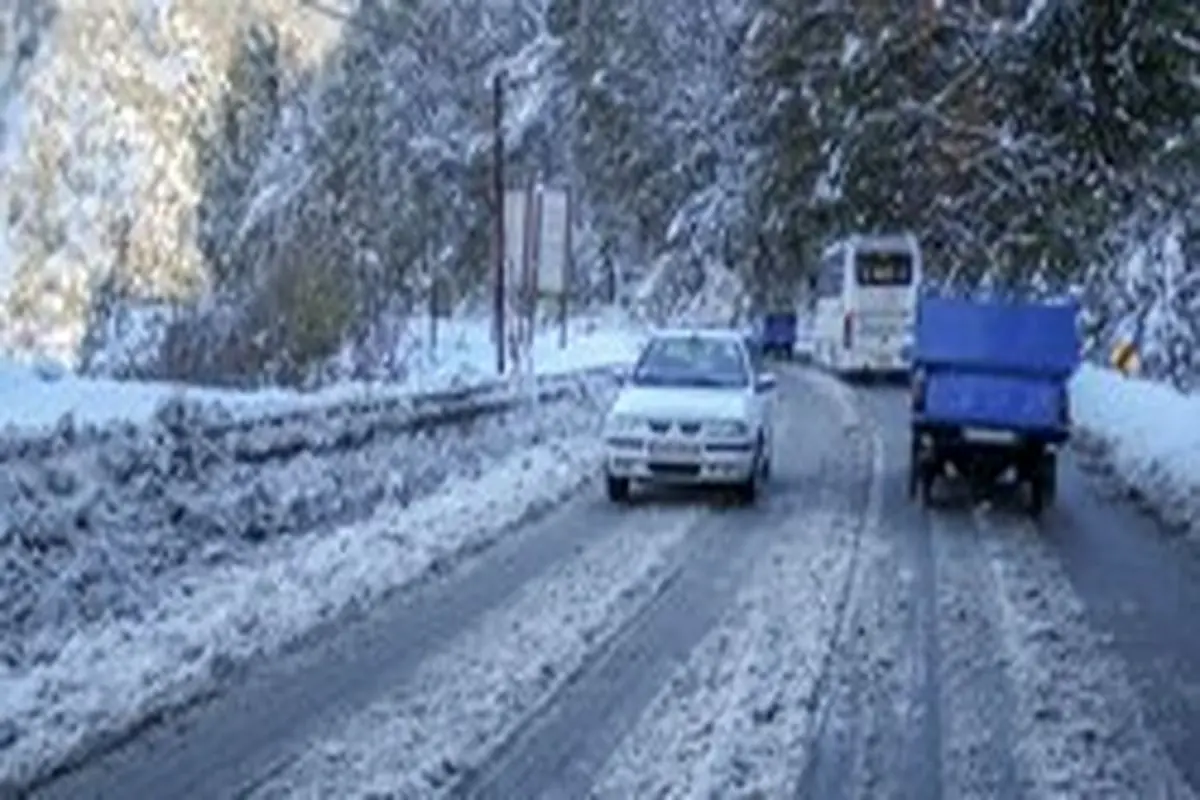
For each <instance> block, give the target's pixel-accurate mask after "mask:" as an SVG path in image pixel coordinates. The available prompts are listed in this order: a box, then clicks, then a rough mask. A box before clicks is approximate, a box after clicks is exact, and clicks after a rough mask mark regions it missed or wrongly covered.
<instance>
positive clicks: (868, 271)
mask: <svg viewBox="0 0 1200 800" xmlns="http://www.w3.org/2000/svg"><path fill="white" fill-rule="evenodd" d="M854 268H855V275H854V277H855V280H856V281H857V282H858V285H859V286H909V285H911V284H912V282H913V257H912V255H911V254H910V253H900V252H890V253H888V252H870V251H860V252H859V253H857V254H856V256H855V259H854Z"/></svg>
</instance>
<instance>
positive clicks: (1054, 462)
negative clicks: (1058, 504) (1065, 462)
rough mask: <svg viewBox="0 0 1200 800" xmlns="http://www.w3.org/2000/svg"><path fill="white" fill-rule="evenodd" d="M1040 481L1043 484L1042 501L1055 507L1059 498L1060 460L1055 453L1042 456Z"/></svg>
mask: <svg viewBox="0 0 1200 800" xmlns="http://www.w3.org/2000/svg"><path fill="white" fill-rule="evenodd" d="M1038 479H1039V480H1040V481H1041V483H1042V499H1043V502H1044V503H1045V504H1046V505H1054V501H1055V499H1056V498H1057V497H1058V459H1057V458H1056V457H1055V455H1054V454H1053V453H1046V454H1044V455H1043V456H1042V458H1041V462H1040V464H1039V465H1038Z"/></svg>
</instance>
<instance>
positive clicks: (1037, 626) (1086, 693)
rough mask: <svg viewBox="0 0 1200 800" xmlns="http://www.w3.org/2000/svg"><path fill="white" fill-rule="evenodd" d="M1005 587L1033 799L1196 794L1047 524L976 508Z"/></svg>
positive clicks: (1001, 594)
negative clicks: (1093, 619) (1155, 729)
mask: <svg viewBox="0 0 1200 800" xmlns="http://www.w3.org/2000/svg"><path fill="white" fill-rule="evenodd" d="M975 523H976V524H977V525H978V527H979V531H980V536H981V538H982V543H983V548H982V551H983V553H984V554H985V555H986V561H985V562H984V564H985V566H986V567H987V569H988V570H989V572H990V575H991V580H992V581H994V584H995V586H996V587H997V597H998V600H999V615H1000V618H999V623H1000V628H999V633H1000V638H999V640H998V641H997V644H998V646H999V647H1000V648H1001V649H1002V651H1003V653H1004V657H1005V659H1006V661H1007V664H1008V667H1009V670H1010V675H1011V685H1012V687H1013V690H1014V694H1013V699H1014V708H1013V710H1012V714H1013V725H1014V731H1015V736H1014V740H1015V751H1016V754H1017V758H1018V764H1019V766H1020V768H1021V771H1022V774H1021V778H1022V780H1023V783H1024V788H1025V790H1026V793H1027V795H1028V796H1031V797H1036V798H1042V797H1046V798H1050V797H1055V798H1057V797H1088V798H1114V800H1115V799H1116V798H1131V797H1136V798H1155V799H1156V800H1158V799H1162V800H1184V798H1195V797H1197V791H1196V789H1195V788H1194V787H1189V786H1188V784H1187V782H1186V781H1185V780H1184V778H1183V777H1182V775H1181V774H1180V772H1179V770H1178V769H1177V768H1176V766H1175V764H1174V763H1173V762H1172V761H1171V759H1170V757H1169V756H1168V755H1167V753H1166V750H1165V749H1164V748H1163V746H1162V744H1161V742H1160V741H1159V740H1158V739H1157V737H1156V736H1155V735H1154V734H1153V733H1152V732H1151V730H1150V728H1149V726H1148V725H1147V724H1146V721H1145V719H1144V717H1143V714H1142V711H1141V707H1140V702H1139V700H1138V698H1137V694H1136V693H1135V691H1134V689H1133V688H1132V685H1131V683H1130V681H1129V679H1128V677H1127V675H1126V674H1125V670H1124V666H1123V664H1122V663H1121V661H1120V659H1119V658H1117V657H1116V656H1114V655H1113V654H1112V653H1111V652H1109V650H1108V648H1107V647H1106V646H1105V644H1104V643H1103V642H1102V641H1101V639H1100V637H1099V636H1098V635H1097V634H1096V633H1095V632H1094V631H1093V630H1092V629H1091V627H1090V626H1089V624H1088V622H1087V617H1086V611H1085V609H1084V605H1083V602H1082V600H1081V599H1080V598H1079V596H1078V595H1077V594H1076V593H1075V590H1074V588H1073V587H1072V584H1071V583H1070V581H1069V579H1068V577H1067V575H1066V573H1065V572H1064V570H1063V567H1062V564H1061V563H1060V562H1059V561H1058V559H1057V557H1056V556H1055V554H1054V552H1053V550H1052V549H1051V548H1050V546H1049V545H1048V544H1047V543H1046V542H1045V541H1044V539H1043V537H1044V536H1045V534H1044V532H1042V531H1041V530H1039V528H1038V526H1037V525H1035V524H1033V523H1031V522H1029V521H1028V520H1025V519H1021V518H1013V517H1011V516H1008V515H1005V514H1002V513H1000V512H988V511H983V510H981V511H977V512H976V514H975Z"/></svg>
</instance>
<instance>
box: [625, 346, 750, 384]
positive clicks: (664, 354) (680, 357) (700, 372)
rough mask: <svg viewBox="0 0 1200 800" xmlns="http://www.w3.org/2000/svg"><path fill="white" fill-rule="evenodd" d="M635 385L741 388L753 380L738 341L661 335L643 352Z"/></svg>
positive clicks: (637, 368)
mask: <svg viewBox="0 0 1200 800" xmlns="http://www.w3.org/2000/svg"><path fill="white" fill-rule="evenodd" d="M632 382H633V385H635V386H672V387H694V388H741V387H745V386H748V385H749V383H750V375H749V370H748V368H747V365H746V355H745V353H743V352H742V349H741V348H740V347H739V346H738V344H737V342H734V341H731V340H727V339H717V338H712V337H704V336H675V337H661V338H657V339H654V340H652V341H651V342H650V343H649V344H648V345H647V346H646V349H645V350H643V351H642V355H641V358H639V359H638V362H637V366H635V367H634V370H633V376H632Z"/></svg>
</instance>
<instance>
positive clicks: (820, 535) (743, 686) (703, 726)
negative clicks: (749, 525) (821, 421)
mask: <svg viewBox="0 0 1200 800" xmlns="http://www.w3.org/2000/svg"><path fill="white" fill-rule="evenodd" d="M811 384H812V385H813V387H814V388H815V389H817V390H818V391H819V392H821V393H822V394H825V395H826V396H827V397H828V398H829V399H832V400H833V402H834V404H835V405H836V407H837V408H836V410H837V413H838V415H839V416H840V421H841V423H842V425H841V426H840V427H839V426H825V428H824V429H823V430H822V431H821V432H820V434H819V435H814V436H811V437H810V438H809V439H808V440H806V443H807V444H810V445H812V446H813V448H814V449H816V450H818V451H819V452H821V453H822V455H823V456H824V457H823V458H821V459H820V460H819V461H817V462H816V463H814V464H813V465H812V466H811V467H810V469H811V470H812V481H813V485H812V494H811V495H810V496H808V497H804V498H798V499H797V500H796V502H795V504H794V507H793V509H791V515H790V516H789V517H788V518H787V519H786V520H784V521H783V523H782V524H781V525H780V526H779V527H778V529H777V530H776V534H775V538H774V541H773V542H772V543H771V544H770V545H769V546H768V548H767V549H766V550H765V551H764V552H763V553H762V554H761V555H760V558H759V559H757V561H756V564H755V567H754V570H753V571H752V572H751V573H750V580H749V581H748V582H747V584H746V586H745V587H744V589H743V591H742V592H741V593H740V594H739V595H738V597H737V601H736V603H735V605H734V607H733V608H732V610H731V611H730V612H729V613H728V614H727V615H726V617H725V618H724V619H723V620H722V622H721V624H720V625H719V626H718V627H717V628H716V629H715V630H714V631H713V632H712V633H711V634H709V635H708V636H707V637H706V638H705V639H704V640H703V642H702V643H701V644H700V646H699V647H698V648H696V650H695V651H694V652H693V653H692V656H691V658H689V659H688V661H687V662H686V663H685V664H684V665H682V666H681V668H679V669H678V670H677V671H676V673H675V674H674V676H673V677H672V678H671V679H670V681H669V683H668V684H667V685H666V687H665V688H664V689H663V690H662V691H661V692H660V694H659V695H658V697H657V698H656V699H655V700H654V702H653V703H651V704H650V705H649V706H648V708H647V709H646V711H645V713H644V714H643V715H642V718H641V721H640V724H639V726H638V727H637V728H636V729H635V730H634V731H633V732H632V733H631V734H630V735H629V736H628V737H627V738H626V739H625V741H624V742H623V743H622V745H621V746H620V748H619V749H618V750H617V751H616V752H615V753H614V755H613V756H612V758H611V759H610V760H609V762H608V763H607V764H606V768H605V770H604V773H603V774H602V775H601V776H600V778H599V780H598V781H597V782H596V784H595V785H594V786H593V788H592V796H594V797H602V798H610V797H611V798H623V797H646V796H654V797H693V796H696V797H699V796H720V797H736V796H757V797H762V796H768V797H777V796H781V795H784V794H786V793H787V790H788V789H789V788H790V786H791V784H792V782H793V781H794V779H795V775H796V774H797V773H798V772H799V770H800V768H801V766H802V764H803V761H804V758H805V756H806V750H807V748H806V743H807V740H808V739H809V738H810V737H811V733H812V728H813V727H814V719H813V715H814V711H815V710H816V708H817V705H818V698H819V696H820V695H821V694H823V693H824V691H825V688H826V686H827V681H828V675H829V670H830V669H831V663H830V659H831V658H832V657H833V653H834V650H835V646H836V645H835V639H836V638H837V637H838V635H839V633H838V632H839V628H840V627H844V622H845V620H844V615H845V612H846V609H847V600H848V594H847V592H848V591H849V585H850V581H851V579H852V576H853V574H854V572H855V568H856V562H857V559H858V557H859V556H858V541H859V539H860V537H862V536H864V535H865V533H864V527H865V528H870V527H871V526H872V525H875V524H877V523H878V514H879V505H880V501H879V490H880V479H881V470H882V461H881V458H882V453H881V450H880V448H879V442H878V439H877V437H876V436H875V435H874V431H873V430H871V429H869V428H865V427H863V426H862V418H861V416H860V414H859V412H858V409H857V407H856V404H855V402H854V400H853V398H852V396H851V395H850V393H849V392H848V390H846V389H845V388H844V387H842V386H840V385H838V384H836V383H833V382H832V381H830V380H829V379H828V378H826V377H825V376H822V375H814V376H812V380H811ZM809 410H810V411H811V408H810V409H809ZM872 450H873V454H872ZM872 455H873V457H872ZM868 465H870V467H871V468H868ZM864 509H865V511H864Z"/></svg>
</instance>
